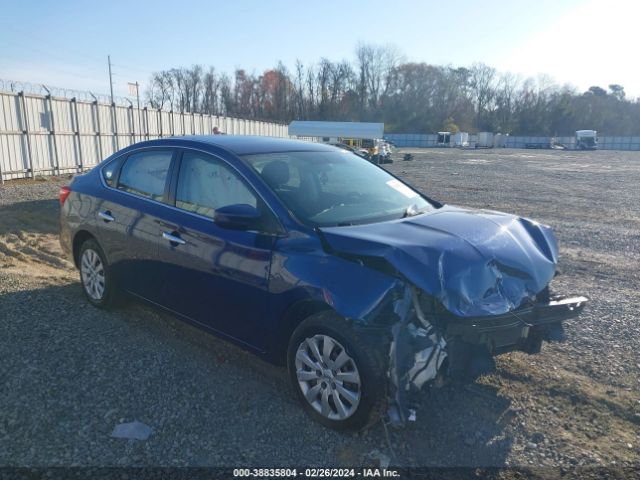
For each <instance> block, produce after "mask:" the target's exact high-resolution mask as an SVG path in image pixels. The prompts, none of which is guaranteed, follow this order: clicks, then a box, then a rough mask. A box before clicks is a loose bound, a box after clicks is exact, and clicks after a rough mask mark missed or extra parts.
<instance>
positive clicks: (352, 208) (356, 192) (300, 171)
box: [243, 150, 434, 227]
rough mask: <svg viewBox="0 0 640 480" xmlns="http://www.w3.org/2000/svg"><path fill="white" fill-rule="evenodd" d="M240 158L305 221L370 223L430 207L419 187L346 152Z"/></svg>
mask: <svg viewBox="0 0 640 480" xmlns="http://www.w3.org/2000/svg"><path fill="white" fill-rule="evenodd" d="M243 158H244V159H245V160H246V161H247V162H249V164H250V165H251V166H252V167H253V168H254V169H255V170H256V172H258V174H260V176H261V177H262V178H263V179H264V180H265V182H266V183H267V184H268V185H269V186H270V187H271V188H272V189H273V191H274V192H275V193H276V195H278V197H280V199H281V200H282V201H283V202H284V203H285V205H286V206H287V207H288V208H289V210H291V211H292V212H293V213H294V214H295V216H296V217H297V218H298V219H299V220H300V221H302V222H303V223H306V224H308V225H312V226H320V227H323V226H324V227H326V226H342V225H355V224H362V223H374V222H380V221H385V220H391V219H394V218H402V217H405V216H410V215H417V214H420V213H424V212H427V211H431V210H433V209H434V207H433V205H431V203H429V202H428V201H427V200H426V199H425V198H424V197H423V196H422V195H420V194H419V193H418V192H416V191H415V190H413V189H412V188H410V187H408V186H407V185H405V184H404V183H402V182H401V181H400V180H397V179H395V178H394V177H392V176H391V175H389V174H388V173H387V172H385V171H384V170H382V169H381V168H378V167H376V166H375V165H372V164H371V163H370V162H368V161H367V160H365V159H363V158H361V157H359V156H357V155H354V154H352V153H350V152H346V151H339V150H336V151H332V152H280V153H266V154H258V155H245V156H244V157H243Z"/></svg>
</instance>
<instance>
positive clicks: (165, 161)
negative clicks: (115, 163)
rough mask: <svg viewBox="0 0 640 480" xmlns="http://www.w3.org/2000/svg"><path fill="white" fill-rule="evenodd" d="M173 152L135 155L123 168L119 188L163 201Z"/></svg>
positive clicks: (128, 159)
mask: <svg viewBox="0 0 640 480" xmlns="http://www.w3.org/2000/svg"><path fill="white" fill-rule="evenodd" d="M172 156H173V153H172V152H157V151H151V152H143V153H134V154H133V155H131V156H130V157H129V158H127V161H126V162H125V163H124V166H123V167H122V171H121V172H120V178H119V180H118V188H119V189H120V190H124V191H125V192H129V193H133V194H135V195H140V196H141V197H145V198H151V199H153V200H158V201H161V200H162V199H163V196H164V188H165V184H166V182H167V174H168V172H169V166H170V165H171V157H172Z"/></svg>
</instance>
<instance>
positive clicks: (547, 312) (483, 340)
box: [445, 296, 589, 355]
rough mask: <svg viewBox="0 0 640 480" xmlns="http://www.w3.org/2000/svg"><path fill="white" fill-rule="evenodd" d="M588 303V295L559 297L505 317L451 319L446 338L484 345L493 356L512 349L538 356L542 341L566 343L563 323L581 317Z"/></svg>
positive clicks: (448, 323) (449, 319)
mask: <svg viewBox="0 0 640 480" xmlns="http://www.w3.org/2000/svg"><path fill="white" fill-rule="evenodd" d="M588 301H589V300H588V299H587V298H586V297H584V296H573V297H556V298H553V299H549V300H548V301H546V302H538V303H535V304H532V305H529V306H527V307H523V308H520V309H518V310H515V311H513V312H507V313H504V314H502V315H493V316H490V317H468V318H465V317H451V318H448V319H447V327H446V334H445V336H446V338H448V339H455V340H456V341H459V342H463V343H465V344H472V345H484V346H486V347H487V349H488V351H489V353H491V354H492V355H497V354H500V353H504V352H508V351H512V350H523V351H527V352H529V353H536V351H539V345H540V343H541V341H542V340H549V341H554V340H562V331H561V330H562V324H561V322H562V321H563V320H567V319H570V318H573V317H576V316H578V315H580V313H582V310H583V309H584V307H585V305H586V304H587V302H588Z"/></svg>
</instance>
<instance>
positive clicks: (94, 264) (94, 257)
mask: <svg viewBox="0 0 640 480" xmlns="http://www.w3.org/2000/svg"><path fill="white" fill-rule="evenodd" d="M80 272H81V275H82V285H83V286H84V290H85V292H87V295H89V297H91V298H92V299H93V300H96V301H100V300H102V298H103V297H104V291H105V276H104V265H103V264H102V260H101V259H100V255H98V253H97V252H96V251H95V250H92V249H90V248H88V249H87V250H85V251H84V252H83V254H82V259H81V260H80Z"/></svg>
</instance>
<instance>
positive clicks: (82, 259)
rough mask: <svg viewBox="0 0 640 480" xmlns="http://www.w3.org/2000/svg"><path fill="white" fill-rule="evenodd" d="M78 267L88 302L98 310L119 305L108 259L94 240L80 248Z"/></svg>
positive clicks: (86, 242) (87, 241) (88, 241)
mask: <svg viewBox="0 0 640 480" xmlns="http://www.w3.org/2000/svg"><path fill="white" fill-rule="evenodd" d="M78 265H79V270H80V283H81V284H82V291H83V293H84V295H85V297H86V298H87V300H89V302H90V303H91V304H92V305H94V306H96V307H98V308H102V309H110V308H113V307H114V306H115V305H116V303H117V297H118V295H117V291H116V288H115V285H114V284H113V279H112V275H111V271H110V269H109V264H108V263H107V257H106V256H105V254H104V252H103V251H102V248H100V245H99V244H98V242H96V241H95V240H94V239H89V240H86V241H85V242H84V243H83V244H82V246H81V247H80V252H79V254H78Z"/></svg>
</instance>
